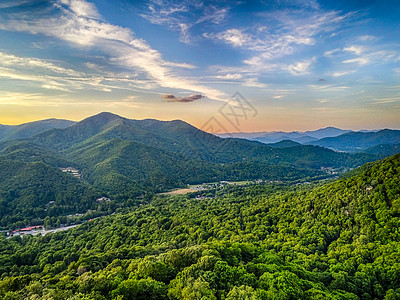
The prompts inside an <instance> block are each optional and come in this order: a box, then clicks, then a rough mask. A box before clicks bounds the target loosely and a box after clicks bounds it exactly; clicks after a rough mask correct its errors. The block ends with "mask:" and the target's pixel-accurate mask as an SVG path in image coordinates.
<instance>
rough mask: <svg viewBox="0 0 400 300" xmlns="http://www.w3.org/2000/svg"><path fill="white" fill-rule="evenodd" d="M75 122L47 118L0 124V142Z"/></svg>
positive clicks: (22, 137)
mask: <svg viewBox="0 0 400 300" xmlns="http://www.w3.org/2000/svg"><path fill="white" fill-rule="evenodd" d="M73 124H75V122H73V121H69V120H61V119H47V120H41V121H35V122H30V123H25V124H21V125H0V142H5V141H10V140H15V139H25V138H29V137H31V136H34V135H36V134H39V133H41V132H44V131H47V130H49V129H53V128H67V127H69V126H71V125H73Z"/></svg>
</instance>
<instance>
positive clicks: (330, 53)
mask: <svg viewBox="0 0 400 300" xmlns="http://www.w3.org/2000/svg"><path fill="white" fill-rule="evenodd" d="M338 52H340V49H339V48H336V49H333V50H329V51H325V52H324V56H326V57H330V56H332V55H333V54H335V53H338Z"/></svg>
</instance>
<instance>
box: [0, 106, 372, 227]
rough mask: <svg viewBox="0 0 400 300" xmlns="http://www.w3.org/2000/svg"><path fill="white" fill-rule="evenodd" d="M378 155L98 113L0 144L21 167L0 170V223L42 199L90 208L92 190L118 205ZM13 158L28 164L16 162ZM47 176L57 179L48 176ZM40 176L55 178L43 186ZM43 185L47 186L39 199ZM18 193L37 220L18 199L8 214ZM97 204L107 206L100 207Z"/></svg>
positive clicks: (334, 167) (28, 217)
mask: <svg viewBox="0 0 400 300" xmlns="http://www.w3.org/2000/svg"><path fill="white" fill-rule="evenodd" d="M378 157H379V156H377V155H374V154H348V153H338V152H334V151H332V150H329V149H325V148H322V147H318V146H303V145H297V146H294V147H287V148H274V147H270V146H268V145H265V144H262V143H259V142H252V141H247V140H243V139H222V138H219V137H217V136H214V135H212V134H209V133H206V132H203V131H201V130H199V129H197V128H195V127H193V126H192V125H190V124H188V123H185V122H183V121H179V120H175V121H158V120H152V119H146V120H130V119H126V118H123V117H120V116H118V115H115V114H111V113H100V114H98V115H95V116H92V117H89V118H86V119H84V120H82V121H80V122H78V123H75V124H73V125H71V126H68V127H66V128H53V129H50V130H47V131H45V132H41V133H38V134H36V135H34V136H32V137H30V138H28V139H25V140H14V141H7V142H3V143H0V161H6V163H4V164H3V166H7V168H10V169H14V170H16V172H18V171H21V172H25V173H21V174H19V173H18V174H17V173H12V174H10V173H9V172H8V170H4V172H3V170H0V176H1V177H0V178H1V180H0V184H1V187H2V188H3V190H2V193H1V194H0V201H2V202H3V203H4V204H5V205H6V204H8V209H6V210H3V215H2V217H3V218H5V219H4V222H1V223H0V226H5V227H6V228H9V226H11V227H13V228H16V227H17V224H18V226H29V225H32V224H31V223H32V222H33V221H35V223H36V224H40V222H41V220H42V219H43V217H47V216H49V213H50V210H46V207H45V206H44V205H45V201H44V199H46V201H47V202H51V203H53V202H52V201H55V202H56V203H57V204H59V205H61V206H57V207H58V209H56V210H54V209H53V210H51V212H52V214H53V215H52V216H53V217H56V218H59V217H61V216H63V214H65V213H67V212H68V213H85V211H86V210H87V209H95V208H96V207H97V206H98V205H97V204H96V203H95V202H94V200H93V199H94V197H95V195H101V196H107V197H110V198H111V200H112V202H111V203H109V204H110V206H111V207H120V206H125V204H126V203H131V205H132V204H135V203H137V202H138V201H137V198H138V197H139V198H140V197H142V196H143V195H144V194H146V195H151V194H153V193H157V192H162V191H166V190H167V189H171V188H176V187H185V186H186V185H187V184H199V183H204V182H215V181H221V180H258V179H261V180H273V181H280V180H284V181H295V180H296V181H310V180H313V179H322V178H327V177H331V176H332V175H335V174H337V173H340V172H342V171H343V170H346V169H348V168H354V167H357V166H359V165H362V164H364V163H365V162H368V161H373V160H376V159H377V158H378ZM21 163H24V164H25V166H28V165H29V168H21V166H20V165H21ZM13 164H15V167H14V166H13ZM67 167H71V168H75V169H76V170H78V172H79V173H80V174H81V175H82V176H80V177H79V178H69V179H68V180H66V178H68V177H65V176H68V175H70V174H62V171H61V170H60V169H59V168H67ZM26 170H29V172H31V173H32V174H36V175H35V176H32V175H31V174H30V173H27V172H26ZM40 170H46V171H43V172H41V171H40ZM38 174H48V175H50V174H52V175H51V176H52V178H51V179H50V178H49V179H48V180H47V178H46V177H45V176H44V177H43V176H41V175H40V176H38ZM10 176H11V177H10ZM71 176H72V175H70V177H71ZM17 177H18V178H20V180H21V182H25V183H28V182H29V181H31V180H33V181H35V182H37V179H38V178H40V180H42V181H43V183H39V182H37V184H32V185H29V187H30V188H29V193H27V192H26V191H24V189H25V186H24V185H22V184H20V185H15V184H13V183H12V180H11V181H10V178H17ZM55 178H58V179H57V180H55V181H53V179H55ZM48 182H53V183H55V182H56V183H57V184H55V185H54V186H49V185H48V184H47V183H48ZM72 185H74V188H72ZM44 187H46V189H49V190H51V191H52V192H51V193H50V192H49V193H46V196H45V197H44V198H43V194H42V193H43V192H42V189H43V188H44ZM82 189H84V190H88V191H89V190H90V192H88V193H89V194H90V195H91V196H90V197H89V196H88V197H86V196H85V197H84V199H83V198H82V197H79V194H76V193H75V192H74V193H73V194H74V196H73V197H72V198H74V199H73V200H72V198H71V201H70V203H69V204H66V203H64V204H62V203H61V202H59V201H57V200H56V198H57V195H58V194H61V195H63V194H64V190H75V191H78V190H79V191H81V190H82ZM85 194H87V193H86V192H85ZM25 198H26V202H27V203H30V206H32V207H34V208H35V209H36V210H39V209H41V210H42V212H41V213H40V214H39V215H40V216H42V217H41V219H38V218H37V216H39V215H38V214H32V213H30V210H29V209H27V208H28V207H27V206H23V205H22V207H25V208H26V209H22V210H21V211H18V213H15V214H13V209H12V208H16V207H17V206H16V205H15V203H20V204H23V202H24V199H25ZM52 198H54V199H52ZM80 198H82V199H80ZM14 201H15V203H14ZM78 203H79V204H78ZM64 206H65V207H64ZM10 209H11V210H10ZM82 209H84V211H82ZM103 209H105V210H106V211H108V208H107V207H103ZM9 216H13V217H12V218H9ZM5 220H9V221H5ZM11 220H12V221H11ZM42 221H43V220H42ZM36 224H35V225H36Z"/></svg>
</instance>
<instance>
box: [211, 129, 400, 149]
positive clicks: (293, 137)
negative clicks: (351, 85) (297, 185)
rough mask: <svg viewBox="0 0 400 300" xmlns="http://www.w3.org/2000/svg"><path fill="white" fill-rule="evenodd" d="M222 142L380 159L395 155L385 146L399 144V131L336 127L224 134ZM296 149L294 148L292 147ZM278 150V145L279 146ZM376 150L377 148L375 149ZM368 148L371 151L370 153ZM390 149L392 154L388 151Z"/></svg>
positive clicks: (221, 135)
mask: <svg viewBox="0 0 400 300" xmlns="http://www.w3.org/2000/svg"><path fill="white" fill-rule="evenodd" d="M218 136H220V137H223V138H230V137H236V138H244V139H248V140H251V141H258V142H262V143H265V144H269V145H270V146H273V147H276V146H275V144H276V143H278V142H282V141H293V142H296V143H298V144H303V145H315V146H322V147H325V148H329V149H332V150H336V151H346V152H365V153H375V154H380V155H387V154H395V153H397V152H396V148H393V147H389V146H388V145H391V146H393V145H396V144H400V130H390V129H383V130H361V131H357V132H355V131H351V130H343V129H339V128H335V127H326V128H322V129H318V130H314V131H305V132H298V131H292V132H283V131H273V132H255V133H243V132H241V133H229V134H228V133H226V134H220V135H218ZM292 145H296V144H292ZM278 146H279V144H278ZM375 147H378V148H375ZM368 148H373V149H371V150H369V149H368ZM388 148H391V149H392V150H389V149H388Z"/></svg>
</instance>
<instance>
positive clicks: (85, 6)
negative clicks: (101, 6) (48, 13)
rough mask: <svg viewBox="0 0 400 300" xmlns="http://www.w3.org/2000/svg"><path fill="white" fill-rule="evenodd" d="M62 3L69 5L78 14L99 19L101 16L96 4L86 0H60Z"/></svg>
mask: <svg viewBox="0 0 400 300" xmlns="http://www.w3.org/2000/svg"><path fill="white" fill-rule="evenodd" d="M60 3H61V4H63V5H66V6H67V7H69V9H70V10H71V11H72V12H74V13H75V15H77V16H82V17H87V18H94V19H98V18H99V17H100V14H99V12H98V11H97V8H96V6H95V5H94V4H93V3H89V2H86V1H84V0H60Z"/></svg>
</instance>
